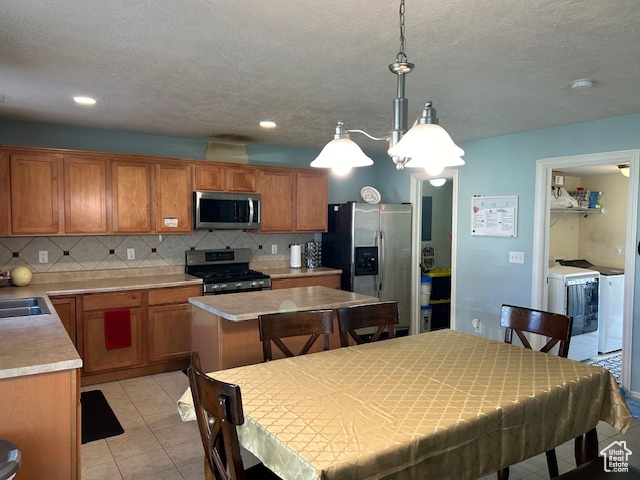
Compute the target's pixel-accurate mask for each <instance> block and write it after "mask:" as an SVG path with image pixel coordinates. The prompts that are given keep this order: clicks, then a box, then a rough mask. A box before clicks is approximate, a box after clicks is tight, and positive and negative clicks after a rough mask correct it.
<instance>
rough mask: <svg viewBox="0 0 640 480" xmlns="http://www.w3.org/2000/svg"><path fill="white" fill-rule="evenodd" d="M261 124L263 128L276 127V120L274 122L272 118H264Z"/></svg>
mask: <svg viewBox="0 0 640 480" xmlns="http://www.w3.org/2000/svg"><path fill="white" fill-rule="evenodd" d="M260 126H261V127H262V128H276V126H277V125H276V122H272V121H271V120H262V121H261V122H260Z"/></svg>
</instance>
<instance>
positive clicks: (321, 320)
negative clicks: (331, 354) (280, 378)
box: [258, 310, 333, 362]
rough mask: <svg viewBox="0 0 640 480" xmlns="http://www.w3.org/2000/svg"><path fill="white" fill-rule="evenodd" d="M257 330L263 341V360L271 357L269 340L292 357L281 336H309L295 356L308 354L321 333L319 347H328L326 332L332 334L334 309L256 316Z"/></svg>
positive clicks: (266, 360) (327, 334)
mask: <svg viewBox="0 0 640 480" xmlns="http://www.w3.org/2000/svg"><path fill="white" fill-rule="evenodd" d="M258 331H259V333H260V340H261V341H262V353H263V356H264V361H265V362H269V361H271V360H273V353H272V350H271V343H272V342H273V343H274V344H275V345H276V346H277V347H278V348H279V349H280V351H281V352H282V353H284V355H285V356H287V357H294V356H295V355H294V353H293V352H292V351H291V349H290V348H289V347H288V346H287V345H286V344H285V343H284V342H283V341H282V339H283V338H291V337H303V336H305V337H307V336H308V337H309V338H308V339H307V342H306V343H305V344H304V345H303V347H302V349H301V350H300V351H299V352H298V353H297V355H304V354H306V353H308V352H309V349H310V348H311V347H312V346H313V344H314V343H315V342H316V340H317V339H318V337H320V335H322V337H323V338H322V342H323V346H322V349H323V350H329V334H330V333H333V310H308V311H302V312H284V313H270V314H265V315H259V316H258ZM290 345H291V344H290ZM292 348H293V347H292Z"/></svg>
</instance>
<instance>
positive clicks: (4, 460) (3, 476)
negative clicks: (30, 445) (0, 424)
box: [0, 439, 20, 480]
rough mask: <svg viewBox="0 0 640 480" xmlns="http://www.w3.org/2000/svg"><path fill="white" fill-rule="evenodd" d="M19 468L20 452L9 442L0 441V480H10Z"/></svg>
mask: <svg viewBox="0 0 640 480" xmlns="http://www.w3.org/2000/svg"><path fill="white" fill-rule="evenodd" d="M18 468H20V450H18V448H17V447H16V446H15V445H14V444H13V443H11V442H8V441H7V440H2V439H0V480H11V479H12V478H13V477H15V476H16V472H17V471H18Z"/></svg>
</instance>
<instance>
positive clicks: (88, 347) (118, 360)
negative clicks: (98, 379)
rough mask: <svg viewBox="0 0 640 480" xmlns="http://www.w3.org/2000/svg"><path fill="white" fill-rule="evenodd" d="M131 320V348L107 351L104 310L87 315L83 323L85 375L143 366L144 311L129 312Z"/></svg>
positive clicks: (131, 310)
mask: <svg viewBox="0 0 640 480" xmlns="http://www.w3.org/2000/svg"><path fill="white" fill-rule="evenodd" d="M129 312H130V319H131V346H130V347H123V348H113V349H111V350H108V349H107V346H106V343H105V331H104V310H98V311H95V312H89V313H85V314H84V315H83V318H82V322H83V331H82V335H83V337H84V338H83V340H84V357H83V359H82V360H83V362H84V371H85V373H92V372H100V371H104V370H114V369H118V368H123V367H133V366H137V365H142V362H143V350H142V348H143V347H142V309H141V308H132V309H130V310H129Z"/></svg>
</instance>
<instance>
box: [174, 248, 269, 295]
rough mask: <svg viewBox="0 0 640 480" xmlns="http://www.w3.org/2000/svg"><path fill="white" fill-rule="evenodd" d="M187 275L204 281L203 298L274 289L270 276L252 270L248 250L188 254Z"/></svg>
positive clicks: (196, 251)
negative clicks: (204, 296) (220, 294)
mask: <svg viewBox="0 0 640 480" xmlns="http://www.w3.org/2000/svg"><path fill="white" fill-rule="evenodd" d="M185 257H186V266H185V272H186V273H188V274H190V275H194V276H196V277H200V278H202V279H203V293H204V295H212V294H219V293H234V292H241V291H255V290H266V289H271V279H270V278H269V275H265V274H264V273H261V272H258V271H256V270H251V269H250V268H249V259H250V258H251V251H250V250H249V249H248V248H239V249H235V250H233V249H228V250H188V251H187V252H186V253H185Z"/></svg>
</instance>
